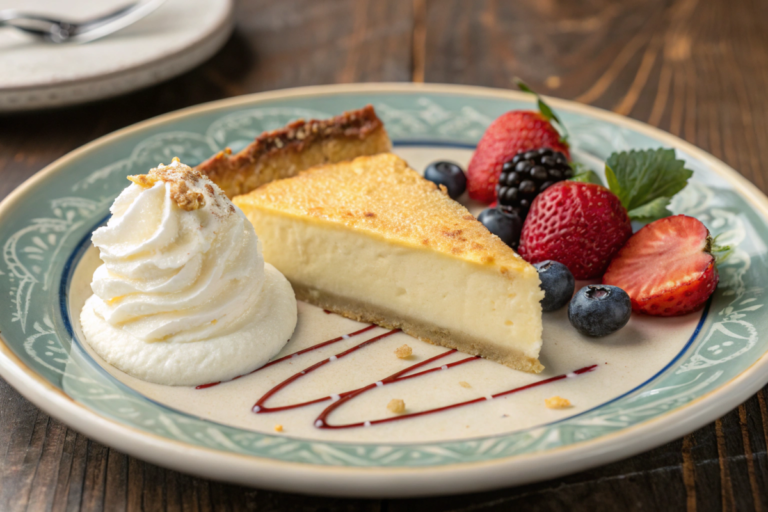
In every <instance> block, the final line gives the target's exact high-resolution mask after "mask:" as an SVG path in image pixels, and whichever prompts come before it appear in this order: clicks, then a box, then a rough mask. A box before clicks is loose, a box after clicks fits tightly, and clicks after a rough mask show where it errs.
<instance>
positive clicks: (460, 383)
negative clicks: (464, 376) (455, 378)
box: [459, 380, 472, 388]
mask: <svg viewBox="0 0 768 512" xmlns="http://www.w3.org/2000/svg"><path fill="white" fill-rule="evenodd" d="M459 386H461V387H463V388H471V387H472V386H470V385H469V382H465V381H463V380H460V381H459Z"/></svg>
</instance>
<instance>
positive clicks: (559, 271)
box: [533, 260, 576, 311]
mask: <svg viewBox="0 0 768 512" xmlns="http://www.w3.org/2000/svg"><path fill="white" fill-rule="evenodd" d="M533 266H534V268H535V269H536V270H538V272H539V280H540V281H541V289H542V290H544V299H543V300H542V301H541V309H542V310H544V311H557V310H558V309H560V308H562V307H563V306H565V305H566V304H568V301H569V300H571V297H573V290H574V288H575V287H576V280H575V279H574V278H573V274H571V271H570V270H568V267H566V266H565V265H563V264H562V263H559V262H557V261H551V260H547V261H542V262H541V263H535V264H534V265H533Z"/></svg>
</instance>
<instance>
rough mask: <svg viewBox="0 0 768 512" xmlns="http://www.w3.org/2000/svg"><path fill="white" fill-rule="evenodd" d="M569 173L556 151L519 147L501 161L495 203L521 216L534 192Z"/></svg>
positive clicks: (565, 176) (542, 189)
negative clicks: (512, 155)
mask: <svg viewBox="0 0 768 512" xmlns="http://www.w3.org/2000/svg"><path fill="white" fill-rule="evenodd" d="M571 177H573V169H572V168H571V166H570V165H569V164H568V159H567V158H565V155H564V154H562V153H561V152H560V151H553V150H552V149H550V148H539V149H534V150H531V151H520V152H519V153H518V154H516V155H515V156H514V158H512V160H510V161H509V162H505V163H504V166H503V167H502V169H501V176H499V184H498V185H496V197H497V199H498V202H499V206H501V207H502V208H504V209H506V210H512V211H514V212H515V213H517V214H518V215H519V216H520V218H522V219H525V216H526V215H528V209H529V208H530V207H531V203H532V202H533V200H534V199H535V198H536V196H537V195H539V194H540V193H541V192H543V191H544V190H546V189H547V187H549V186H551V185H554V184H555V183H557V182H558V181H563V180H567V179H568V178H571Z"/></svg>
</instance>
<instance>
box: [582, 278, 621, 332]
mask: <svg viewBox="0 0 768 512" xmlns="http://www.w3.org/2000/svg"><path fill="white" fill-rule="evenodd" d="M631 313H632V302H631V301H630V300H629V295H627V292H625V291H624V290H622V289H621V288H618V287H616V286H609V285H606V284H590V285H588V286H585V287H584V288H582V289H581V290H579V291H578V292H576V295H574V296H573V299H571V303H570V304H569V305H568V320H570V321H571V325H573V326H574V327H575V328H576V330H577V331H579V332H580V333H581V334H583V335H585V336H592V337H595V338H600V337H602V336H607V335H609V334H611V333H613V332H616V331H618V330H619V329H621V328H622V327H624V326H625V325H627V322H629V316H630V314H631Z"/></svg>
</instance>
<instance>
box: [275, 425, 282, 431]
mask: <svg viewBox="0 0 768 512" xmlns="http://www.w3.org/2000/svg"><path fill="white" fill-rule="evenodd" d="M282 431H283V426H282V425H280V424H278V425H275V432H282Z"/></svg>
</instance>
